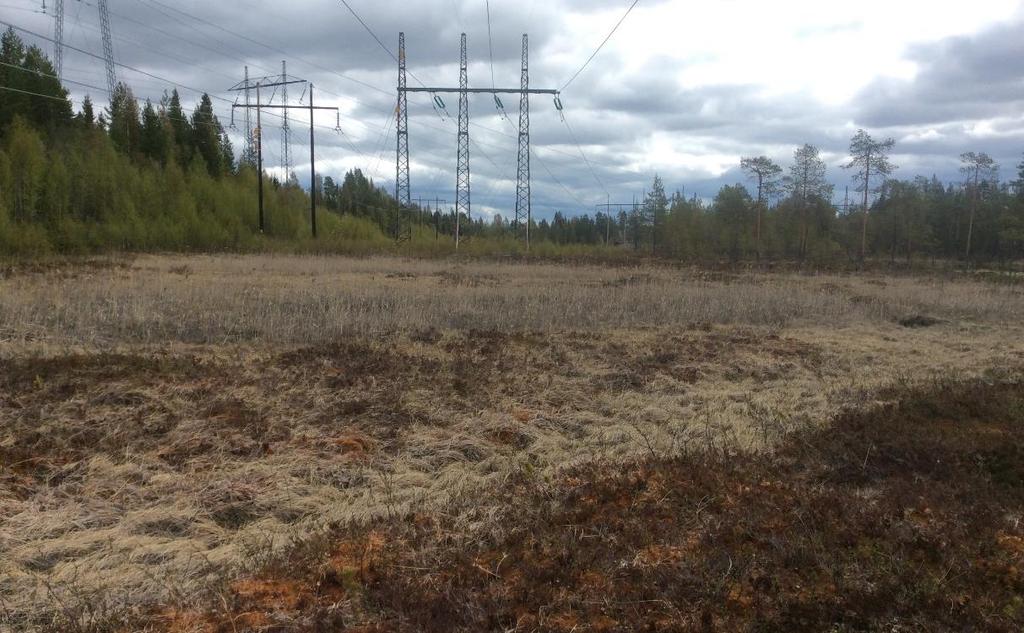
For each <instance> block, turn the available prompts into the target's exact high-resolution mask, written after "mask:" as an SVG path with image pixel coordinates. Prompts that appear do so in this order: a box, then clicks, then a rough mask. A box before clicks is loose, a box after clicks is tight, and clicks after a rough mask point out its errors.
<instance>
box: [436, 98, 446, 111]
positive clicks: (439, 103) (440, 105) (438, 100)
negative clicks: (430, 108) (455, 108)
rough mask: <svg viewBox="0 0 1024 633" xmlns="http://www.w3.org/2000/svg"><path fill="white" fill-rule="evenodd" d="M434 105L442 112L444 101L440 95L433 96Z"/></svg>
mask: <svg viewBox="0 0 1024 633" xmlns="http://www.w3.org/2000/svg"><path fill="white" fill-rule="evenodd" d="M434 103H436V104H437V107H439V108H441V109H442V110H444V101H442V100H441V96H440V95H434Z"/></svg>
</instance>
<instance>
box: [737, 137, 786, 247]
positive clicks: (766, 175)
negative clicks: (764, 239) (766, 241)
mask: <svg viewBox="0 0 1024 633" xmlns="http://www.w3.org/2000/svg"><path fill="white" fill-rule="evenodd" d="M740 169H742V170H743V171H744V172H746V174H747V177H748V178H751V179H754V180H757V220H756V222H755V226H754V247H755V250H756V252H757V259H758V260H760V259H761V216H762V214H763V211H764V207H765V199H766V198H767V197H769V196H771V195H772V194H774V193H775V192H776V191H777V190H778V187H779V176H780V175H781V174H782V167H779V165H778V164H776V163H775V161H773V160H772V159H770V158H768V157H767V156H756V157H752V158H742V159H740Z"/></svg>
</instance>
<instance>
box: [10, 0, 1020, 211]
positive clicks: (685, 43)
mask: <svg viewBox="0 0 1024 633" xmlns="http://www.w3.org/2000/svg"><path fill="white" fill-rule="evenodd" d="M348 2H349V4H350V5H351V7H352V8H353V9H354V10H355V11H356V12H357V13H358V14H359V16H360V17H361V18H362V19H363V20H364V21H365V23H366V24H367V25H368V26H369V28H370V29H372V30H373V31H374V32H375V33H376V34H377V35H378V36H379V37H380V38H381V40H382V41H383V44H384V45H385V46H386V47H387V48H388V49H390V50H391V52H392V53H394V52H395V51H396V49H397V39H398V32H399V31H404V32H405V34H406V46H407V57H408V65H409V70H410V71H411V73H412V74H413V75H414V76H415V77H410V78H409V84H410V85H411V86H416V85H419V82H423V83H424V84H426V85H430V86H452V85H457V84H458V55H459V34H460V33H462V32H465V33H467V34H468V38H469V59H470V66H469V81H470V86H471V87H481V88H484V87H490V86H491V85H492V78H491V77H492V64H491V61H490V59H491V54H490V52H489V48H493V77H494V79H493V81H494V84H495V85H498V86H499V87H502V86H505V87H514V86H518V81H519V53H520V39H521V34H522V33H529V35H530V69H531V73H530V74H531V85H532V86H533V87H536V88H561V87H562V86H563V85H565V83H566V82H567V81H568V80H569V79H570V77H572V75H573V74H574V73H575V72H576V71H577V70H578V69H579V68H580V67H581V66H582V64H583V63H584V61H585V60H586V59H587V57H588V56H590V54H591V53H593V52H594V50H595V49H596V48H597V46H598V45H599V44H600V43H601V41H602V40H603V39H604V38H605V36H606V35H607V34H608V33H609V31H610V30H611V29H612V27H613V26H614V25H615V23H616V22H617V21H618V20H619V19H620V18H621V17H622V16H623V14H624V13H625V11H626V9H627V7H628V6H629V5H630V4H631V3H632V2H631V0H516V1H515V2H512V1H510V0H491V1H490V7H489V10H490V24H491V46H490V47H489V45H488V21H487V14H488V6H487V2H486V1H485V0H436V1H431V2H415V3H414V2H408V1H405V2H400V1H392V0H373V1H370V0H348ZM109 4H110V11H111V23H112V30H113V33H114V50H115V57H116V59H117V60H118V61H119V62H120V63H123V64H126V65H128V66H132V67H134V68H137V69H140V70H144V71H146V72H148V73H150V74H152V75H156V76H158V77H161V78H162V79H163V81H161V80H157V79H154V78H152V77H148V76H145V75H142V74H139V73H137V72H133V71H130V70H127V69H125V68H119V69H118V73H119V78H120V79H122V80H124V81H127V82H128V83H129V84H130V85H132V87H133V88H134V90H135V93H136V95H137V96H139V97H152V98H154V99H157V98H159V96H160V95H161V94H162V93H163V91H164V90H165V89H168V88H169V87H171V86H172V85H175V84H176V85H178V86H179V90H180V92H181V93H182V96H183V99H184V100H185V101H186V102H187V103H189V104H194V102H195V100H196V99H197V96H198V95H197V94H196V92H194V90H195V89H199V90H205V91H208V92H209V93H210V94H211V95H214V98H215V105H216V109H217V111H218V114H219V115H220V117H221V120H222V121H223V122H224V123H225V124H227V123H228V122H229V121H230V111H231V102H233V101H234V100H235V93H231V92H229V91H228V88H230V87H231V86H232V85H233V84H235V83H236V82H237V81H239V80H240V79H241V77H242V72H243V67H244V66H245V65H248V66H249V69H250V73H251V74H252V75H253V76H262V75H270V74H279V73H280V72H281V71H280V65H281V60H282V59H286V60H287V61H288V70H289V74H292V75H296V76H298V77H301V78H303V79H307V80H310V81H311V82H313V83H314V84H315V87H316V94H317V104H318V105H336V106H338V107H339V108H340V110H341V117H340V123H341V129H342V133H337V132H334V131H333V128H334V127H335V123H336V120H335V116H334V115H333V114H332V113H330V112H323V113H318V114H317V117H316V123H317V125H318V128H317V161H318V171H321V172H322V173H325V174H327V175H335V176H337V175H340V174H343V173H344V172H345V171H346V170H348V169H350V168H353V167H359V168H361V169H363V170H364V172H366V173H368V174H369V175H370V176H371V177H372V178H374V180H375V181H376V182H378V183H379V184H382V185H384V186H386V187H388V188H389V189H393V187H394V177H395V149H394V148H395V134H394V108H395V88H394V87H395V85H396V74H397V69H396V63H395V61H394V60H393V59H392V57H391V56H390V55H389V53H388V52H387V51H385V50H384V48H382V47H381V46H380V45H378V43H377V42H376V41H374V39H373V37H372V36H371V35H370V34H369V33H368V32H367V31H366V30H364V28H363V27H362V26H361V25H360V24H359V23H358V22H357V21H356V20H355V18H354V17H353V15H352V14H351V13H350V12H349V11H348V10H347V9H346V8H345V6H344V5H343V4H342V3H341V2H340V0H292V1H290V2H268V1H264V0H237V1H234V2H216V3H213V2H203V1H199V0H110V3H109ZM47 5H48V6H51V5H52V0H51V1H50V2H48V3H47ZM40 9H41V0H2V2H0V16H2V19H3V20H4V21H7V22H12V23H14V24H17V25H19V26H22V27H24V28H27V29H31V30H33V31H36V32H38V33H43V34H46V35H51V34H52V29H53V20H52V17H51V16H49V15H46V14H43V13H41V12H39V11H40ZM98 24H99V19H98V16H97V9H96V6H95V2H94V1H93V2H89V1H75V0H69V1H68V2H67V9H66V23H65V41H66V42H67V43H68V44H70V45H72V46H74V47H76V48H80V49H83V50H87V51H93V52H99V51H101V44H100V39H99V27H98ZM26 39H28V40H29V41H33V39H34V38H32V37H26ZM35 43H38V44H40V45H41V46H43V47H44V48H45V49H47V50H51V49H52V44H49V43H48V42H45V41H42V40H35ZM64 67H65V77H66V78H67V79H70V80H74V81H77V82H81V83H85V84H90V85H93V86H104V85H105V80H104V73H103V65H102V62H100V61H98V60H97V59H94V58H91V57H88V56H87V55H84V54H81V53H78V52H75V51H68V52H67V53H66V54H65V62H64ZM68 87H69V88H70V89H71V90H72V96H73V97H74V98H75V99H76V105H77V104H78V103H80V99H81V97H82V96H84V94H85V93H87V92H88V93H91V94H92V96H93V98H94V99H95V100H96V101H101V100H103V99H104V98H105V96H106V95H105V94H103V93H102V92H101V91H98V90H96V89H89V88H84V87H83V86H81V85H77V84H69V86H68ZM300 96H302V89H301V87H300V88H293V91H292V94H291V95H290V97H291V101H292V102H293V103H298V99H299V97H300ZM442 99H443V100H444V101H445V104H446V106H447V107H446V109H445V110H439V109H435V108H434V107H432V105H431V98H430V96H429V95H425V94H418V95H410V99H409V117H410V123H409V127H410V141H409V142H410V146H411V158H412V191H413V197H414V198H415V197H418V196H422V197H424V198H434V197H440V198H442V199H447V200H449V201H451V200H453V199H454V187H455V174H454V171H455V161H456V124H455V117H456V115H457V98H456V96H455V95H446V96H442ZM561 100H562V102H563V104H564V116H565V120H564V121H563V120H562V118H561V117H560V116H559V114H558V112H557V111H556V110H555V108H554V105H553V103H552V100H551V99H550V98H549V97H545V96H536V97H533V98H532V101H531V114H532V128H531V132H532V145H533V151H534V159H533V186H534V208H535V214H537V215H540V216H549V215H551V214H552V213H553V212H554V211H555V210H562V211H564V212H567V213H571V214H576V213H584V212H591V213H592V212H593V211H594V205H595V204H598V203H602V202H604V201H605V200H606V198H607V197H610V198H611V199H612V201H613V202H622V201H627V202H628V201H630V200H632V199H633V196H641V195H642V194H643V191H644V189H645V187H647V186H649V184H650V182H651V180H652V178H653V177H654V175H655V174H660V175H661V176H662V178H663V179H664V181H665V183H666V186H667V188H668V189H669V190H670V191H673V190H684V191H685V192H686V195H688V196H689V195H692V194H697V195H698V196H701V197H705V198H711V197H713V196H714V193H715V191H716V190H717V189H718V188H719V187H720V186H721V185H722V184H726V183H735V182H742V181H743V180H744V177H743V175H742V173H740V171H739V168H738V166H739V161H740V157H741V156H748V155H758V154H767V155H768V156H771V157H772V158H774V159H775V160H777V161H779V162H780V163H781V164H783V165H788V163H789V162H790V159H791V157H792V153H793V149H794V148H795V146H797V145H799V144H803V143H812V144H814V145H817V146H818V147H820V148H821V150H822V152H823V156H824V157H825V158H826V160H827V162H828V164H829V176H830V178H831V179H832V181H833V182H834V183H835V184H836V187H837V189H836V190H837V198H841V197H842V192H843V190H844V187H845V186H846V185H847V184H848V182H849V173H847V172H845V171H843V170H841V169H840V168H839V166H840V165H841V164H842V163H843V162H844V159H845V151H846V148H847V147H848V143H849V138H850V136H851V135H852V134H853V133H854V132H855V131H856V130H857V128H861V127H863V128H865V129H867V130H868V131H869V132H870V133H871V134H873V135H875V136H878V137H885V136H891V137H893V138H894V139H896V141H897V144H896V150H895V154H894V160H895V162H896V163H897V164H898V165H899V167H900V169H899V171H898V172H897V175H898V176H900V177H906V178H910V177H913V176H914V175H916V174H924V175H928V176H930V175H932V174H933V173H934V174H937V175H938V176H939V177H940V178H941V179H943V180H946V181H952V180H955V179H956V178H957V168H958V158H957V157H958V156H959V154H960V153H961V152H965V151H984V152H987V153H989V154H991V155H992V156H993V157H995V158H996V160H997V161H998V162H999V163H1000V164H1001V166H1002V172H1001V174H1002V176H1003V177H1004V178H1007V179H1008V178H1010V177H1011V176H1013V175H1014V173H1015V171H1016V169H1015V166H1016V165H1017V163H1019V162H1020V159H1021V156H1022V153H1024V0H983V1H982V2H978V3H976V4H975V3H968V4H965V3H963V2H952V1H947V0H927V1H926V0H898V1H893V0H885V1H883V0H860V1H859V2H855V3H838V2H834V1H830V0H779V1H777V2H764V1H763V0H714V1H710V2H692V1H688V0H674V1H667V2H666V1H662V2H657V1H655V0H640V2H639V3H638V4H637V6H636V8H635V9H634V10H633V11H632V13H631V14H630V15H629V16H628V18H626V20H625V21H624V22H623V23H622V25H621V27H620V28H619V29H618V31H617V32H616V33H615V35H614V36H613V37H612V38H611V40H610V41H609V42H608V44H607V45H606V46H605V47H604V48H603V49H602V50H601V52H600V53H599V54H598V55H597V57H596V58H595V59H594V60H593V62H591V64H590V66H589V67H587V68H586V70H584V72H583V73H581V74H580V75H579V76H578V78H576V79H575V81H573V82H572V83H571V84H570V85H569V86H568V87H567V88H565V90H564V92H563V94H562V97H561ZM502 101H503V102H504V106H505V110H506V111H507V114H508V119H507V120H506V119H503V118H502V117H501V116H500V113H499V111H498V109H497V108H496V105H495V103H494V100H493V98H492V97H491V96H490V95H474V96H473V97H471V99H470V116H471V122H472V127H471V128H470V136H471V139H472V144H471V150H470V152H471V156H472V195H473V202H474V205H473V210H474V212H475V213H477V212H479V213H484V214H493V213H495V212H497V213H502V214H503V215H507V214H508V213H509V209H510V208H511V207H512V206H513V205H514V194H515V174H516V125H517V120H518V119H517V117H518V101H517V100H516V98H515V97H514V96H509V95H506V96H504V97H503V98H502ZM275 102H280V95H275ZM294 118H295V119H298V120H295V121H293V129H294V135H295V139H294V142H293V145H292V151H293V154H294V156H295V159H294V163H295V171H296V172H297V174H298V176H299V178H300V179H304V178H308V173H309V158H308V155H309V147H308V140H307V136H308V132H306V129H308V128H304V127H303V126H304V125H308V117H307V116H306V115H305V113H302V114H295V115H294ZM235 121H236V123H237V124H239V125H240V126H241V122H242V114H241V111H239V112H238V114H237V115H236V117H235ZM280 122H281V120H280V119H279V118H275V117H274V116H272V115H266V116H265V117H264V132H265V140H264V146H265V148H266V152H265V153H266V162H267V165H268V167H271V168H274V167H275V166H277V165H279V164H280V162H281V145H280V136H281V132H280V129H279V126H280ZM234 142H235V144H236V147H238V146H240V145H241V143H242V140H241V136H240V135H237V134H236V136H235V137H234ZM577 142H578V143H579V144H580V146H581V147H582V155H581V148H580V147H579V146H577ZM584 156H585V157H586V159H584Z"/></svg>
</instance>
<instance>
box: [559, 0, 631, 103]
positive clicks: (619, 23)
mask: <svg viewBox="0 0 1024 633" xmlns="http://www.w3.org/2000/svg"><path fill="white" fill-rule="evenodd" d="M639 2H640V0H633V4H631V5H629V8H628V9H626V13H624V14H623V16H622V17H621V18H619V21H618V22H616V23H615V26H614V27H612V30H611V32H610V33H608V36H607V37H605V38H604V40H603V41H602V42H601V44H600V45H599V46H598V47H597V50H595V51H594V52H593V53H592V54H591V55H590V57H588V58H587V61H585V62H583V65H582V66H580V69H579V70H577V71H576V73H575V74H574V75H573V76H572V77H570V78H569V81H567V82H565V85H564V86H562V90H560V91H559V92H561V91H564V90H565V89H566V88H568V87H569V84H571V83H572V82H573V81H575V80H576V78H577V77H579V76H580V73H581V72H583V70H584V69H585V68H586V67H587V66H588V65H590V62H591V61H592V60H593V59H594V58H595V57H597V54H598V53H600V52H601V49H602V48H604V45H605V44H607V43H608V40H610V39H612V35H615V31H617V30H618V29H619V26H620V25H621V24H622V23H623V22H624V21H625V20H626V17H627V16H628V15H629V14H630V12H631V11H633V7H635V6H636V5H637V3H639Z"/></svg>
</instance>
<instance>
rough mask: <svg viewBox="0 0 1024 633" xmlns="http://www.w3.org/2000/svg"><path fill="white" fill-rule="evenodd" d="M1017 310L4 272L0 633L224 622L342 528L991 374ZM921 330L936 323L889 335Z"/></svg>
mask: <svg viewBox="0 0 1024 633" xmlns="http://www.w3.org/2000/svg"><path fill="white" fill-rule="evenodd" d="M1022 313H1024V296H1022V293H1021V291H1020V290H1019V289H1018V288H1017V287H1014V286H1005V285H999V286H997V285H989V284H985V283H980V282H971V281H943V280H939V279H922V280H915V279H911V278H900V279H884V278H858V277H831V276H830V277H799V276H780V277H772V276H743V277H734V276H728V277H722V276H720V275H719V276H715V277H707V276H701V275H699V274H696V273H690V272H681V271H675V270H668V269H643V270H628V269H606V268H591V267H579V268H564V267H556V266H547V265H536V266H534V265H530V266H523V265H499V264H464V265H452V264H445V263H438V262H413V261H404V260H394V259H369V260H345V259H340V258H295V257H280V258H272V257H266V256H260V257H255V256H254V257H223V258H212V257H200V258H179V257H152V258H142V259H139V260H137V261H135V262H134V263H133V264H132V265H131V266H127V267H112V268H89V269H70V270H55V271H46V272H40V273H32V274H24V275H14V276H10V277H9V278H7V279H4V280H0V332H3V342H2V343H0V627H2V626H3V623H4V622H7V623H8V625H9V626H12V627H14V628H18V629H21V628H30V627H36V628H52V629H56V630H69V629H70V628H71V627H72V624H76V625H79V626H81V627H82V628H83V629H84V630H90V627H91V630H104V629H106V628H110V627H113V626H114V625H113V624H111V623H112V622H114V623H116V622H118V621H120V620H121V619H123V618H126V617H129V616H131V615H132V614H133V613H135V614H136V615H137V614H138V613H139V611H138V609H145V608H148V607H149V606H151V605H154V604H169V605H178V606H181V605H191V604H194V603H195V601H197V600H211V599H212V600H214V604H216V601H217V600H218V598H217V596H218V595H219V593H218V592H220V591H222V588H223V587H225V586H226V583H227V582H228V581H229V579H231V578H233V577H236V576H237V575H239V574H244V573H251V572H253V571H255V570H259V569H262V568H264V567H265V566H266V565H267V564H269V563H271V562H273V561H274V560H276V558H277V557H278V556H279V555H281V554H282V553H284V552H287V551H290V550H292V549H294V547H295V546H296V544H301V543H306V542H309V540H310V539H312V538H314V537H315V535H317V534H325V533H330V532H332V531H333V530H336V529H337V528H338V527H339V526H345V525H349V524H352V523H360V524H365V523H366V522H368V521H372V520H377V519H380V518H382V517H383V518H387V517H399V516H405V515H407V514H408V513H410V512H413V511H415V512H419V513H427V514H439V513H445V512H451V513H453V514H455V515H456V516H458V517H460V519H459V520H460V521H464V527H465V528H466V529H467V530H468V529H470V528H472V527H473V526H474V525H475V526H479V525H480V524H484V523H487V522H488V521H493V520H495V517H497V516H499V515H500V508H497V507H490V506H486V505H484V506H479V505H477V506H474V503H473V501H474V500H475V499H476V498H477V495H478V494H479V493H480V491H482V490H494V489H496V488H497V487H498V486H500V485H501V484H502V482H504V481H506V480H507V479H508V478H509V477H512V476H516V475H517V474H521V473H524V472H527V473H531V474H532V476H536V477H541V478H544V477H552V476H554V475H555V474H556V473H558V472H560V471H562V470H564V469H566V468H570V467H573V466H575V465H579V464H586V463H591V462H594V461H599V462H602V463H624V462H629V461H631V460H635V459H637V458H638V457H647V458H655V457H657V458H664V457H666V456H670V455H674V454H680V453H683V452H686V451H687V450H688V449H692V448H694V447H697V446H699V447H703V448H704V449H707V448H708V447H715V446H725V445H728V446H732V447H742V448H749V449H751V450H755V451H757V450H762V449H764V448H768V447H771V446H773V445H774V444H775V443H776V442H777V441H778V440H779V438H781V437H784V436H786V435H788V434H789V433H790V432H791V431H792V430H793V429H796V428H805V427H808V426H820V425H824V424H825V423H827V422H828V421H829V420H830V419H832V417H833V416H835V415H836V414H837V413H838V412H839V411H841V410H843V409H849V408H859V407H863V406H865V405H866V404H871V403H872V402H873V400H874V399H875V398H876V397H877V396H876V395H875V394H877V393H879V389H880V388H882V387H885V386H887V385H891V384H893V383H902V384H907V385H912V384H916V383H919V382H922V381H929V380H932V379H934V378H935V377H936V376H949V375H955V376H958V377H965V378H966V377H971V376H982V377H1005V376H1006V375H1008V374H1010V373H1012V371H1011V370H1013V369H1015V368H1019V367H1021V366H1024V338H1022V337H1021V333H1022V329H1021V328H1020V326H1018V325H1016V324H1015V323H1014V321H1015V320H1016V319H1017V318H1018V317H1019V315H1020V314H1022ZM915 315H926V316H929V317H932V318H934V319H937V320H938V321H937V323H935V324H932V325H930V326H929V327H913V328H912V327H903V326H901V325H899V323H898V321H899V320H901V319H905V318H907V317H912V316H915ZM380 334H386V335H383V336H382V335H380ZM373 335H376V336H373ZM466 508H470V510H466Z"/></svg>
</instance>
